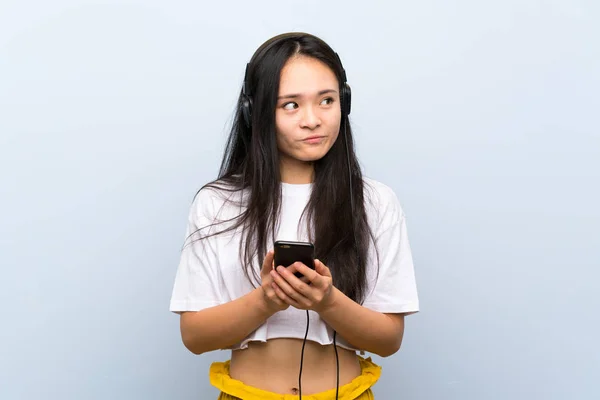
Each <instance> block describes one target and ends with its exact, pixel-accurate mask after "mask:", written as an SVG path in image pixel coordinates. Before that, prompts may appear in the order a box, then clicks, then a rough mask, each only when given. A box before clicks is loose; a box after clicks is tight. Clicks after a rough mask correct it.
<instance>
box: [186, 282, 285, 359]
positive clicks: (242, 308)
mask: <svg viewBox="0 0 600 400" xmlns="http://www.w3.org/2000/svg"><path fill="white" fill-rule="evenodd" d="M275 312H276V310H274V309H273V308H269V307H268V305H267V302H266V301H265V298H264V295H263V289H262V288H261V287H259V288H257V289H254V290H253V291H252V292H250V293H248V294H247V295H245V296H243V297H240V298H238V299H236V300H233V301H230V302H228V303H225V304H221V305H218V306H215V307H211V308H207V309H204V310H201V311H195V312H184V313H183V314H182V315H181V323H180V326H181V338H182V340H183V344H184V345H185V347H186V348H187V349H188V350H189V351H191V352H192V353H194V354H202V353H206V352H209V351H212V350H219V349H224V348H228V347H229V346H232V345H233V344H235V343H238V342H239V341H240V340H242V339H243V338H245V337H246V336H248V334H250V332H252V331H253V330H255V329H256V328H258V327H259V326H260V325H262V324H263V323H264V322H265V321H266V320H267V319H268V318H269V317H270V316H271V315H273V314H274V313H275Z"/></svg>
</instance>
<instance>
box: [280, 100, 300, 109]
mask: <svg viewBox="0 0 600 400" xmlns="http://www.w3.org/2000/svg"><path fill="white" fill-rule="evenodd" d="M283 108H284V109H285V110H293V109H295V108H298V104H296V103H294V102H293V101H291V102H289V103H285V104H284V105H283Z"/></svg>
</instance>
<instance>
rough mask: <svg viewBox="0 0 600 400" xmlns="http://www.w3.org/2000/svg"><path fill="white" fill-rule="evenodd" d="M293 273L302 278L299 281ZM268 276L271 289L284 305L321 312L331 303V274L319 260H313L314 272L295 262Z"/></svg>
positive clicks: (273, 271) (279, 268)
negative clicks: (270, 277) (300, 275)
mask: <svg viewBox="0 0 600 400" xmlns="http://www.w3.org/2000/svg"><path fill="white" fill-rule="evenodd" d="M294 272H299V273H301V274H302V275H304V277H303V278H302V279H299V278H298V277H296V276H295V275H294ZM270 274H271V276H272V278H273V283H272V285H271V287H272V289H273V290H274V291H275V294H276V295H277V297H278V298H279V299H280V300H281V301H283V302H284V303H285V304H288V305H291V306H294V307H296V308H298V309H301V310H313V311H316V312H321V311H322V310H324V309H326V308H327V307H328V306H329V305H330V304H331V302H332V299H333V296H332V294H333V280H332V278H331V272H330V271H329V268H327V266H325V264H323V263H322V262H321V261H319V260H315V269H314V270H312V269H310V268H308V267H307V266H306V265H304V264H302V263H301V262H296V263H294V264H292V265H290V266H289V267H287V268H285V267H283V266H278V267H277V269H275V270H272V271H271V273H270Z"/></svg>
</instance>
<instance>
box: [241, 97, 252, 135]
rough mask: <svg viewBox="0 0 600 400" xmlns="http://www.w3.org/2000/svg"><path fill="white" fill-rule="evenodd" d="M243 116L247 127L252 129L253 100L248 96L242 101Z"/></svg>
mask: <svg viewBox="0 0 600 400" xmlns="http://www.w3.org/2000/svg"><path fill="white" fill-rule="evenodd" d="M242 116H243V117H244V122H245V123H246V126H247V127H248V128H250V127H251V126H252V99H250V97H248V96H244V98H243V100H242Z"/></svg>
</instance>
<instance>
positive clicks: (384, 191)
mask: <svg viewBox="0 0 600 400" xmlns="http://www.w3.org/2000/svg"><path fill="white" fill-rule="evenodd" d="M363 182H364V192H365V200H366V201H368V202H370V203H371V206H372V207H375V208H377V209H382V208H383V209H384V210H386V209H389V208H397V210H396V211H399V212H402V206H401V204H400V201H399V199H398V196H397V195H396V192H395V191H394V189H392V188H391V187H390V186H389V185H387V184H385V183H383V182H381V181H378V180H375V179H373V178H369V177H363Z"/></svg>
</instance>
